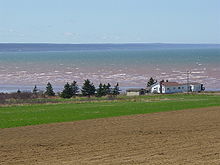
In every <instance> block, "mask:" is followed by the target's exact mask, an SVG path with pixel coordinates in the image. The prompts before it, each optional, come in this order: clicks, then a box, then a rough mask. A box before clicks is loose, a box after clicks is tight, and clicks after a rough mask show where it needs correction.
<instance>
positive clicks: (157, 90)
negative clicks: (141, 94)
mask: <svg viewBox="0 0 220 165" xmlns="http://www.w3.org/2000/svg"><path fill="white" fill-rule="evenodd" d="M151 93H160V84H157V85H154V86H152V88H151Z"/></svg>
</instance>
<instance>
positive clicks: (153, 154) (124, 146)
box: [0, 107, 220, 165]
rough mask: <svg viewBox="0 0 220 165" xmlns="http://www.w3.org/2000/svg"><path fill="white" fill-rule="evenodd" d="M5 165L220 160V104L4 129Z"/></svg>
mask: <svg viewBox="0 0 220 165" xmlns="http://www.w3.org/2000/svg"><path fill="white" fill-rule="evenodd" d="M0 164H85V165H86V164H95V165H96V164H126V165H127V164H151V165H152V164H158V165H159V164H161V165H165V164H169V165H170V164H190V165H191V164H197V165H203V164H204V165H209V164H210V165H219V164H220V107H213V108H204V109H194V110H184V111H173V112H162V113H154V114H146V115H136V116H124V117H114V118H107V119H96V120H87V121H78V122H69V123H59V124H48V125H39V126H28V127H20V128H7V129H0Z"/></svg>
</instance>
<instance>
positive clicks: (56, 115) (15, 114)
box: [0, 95, 220, 128]
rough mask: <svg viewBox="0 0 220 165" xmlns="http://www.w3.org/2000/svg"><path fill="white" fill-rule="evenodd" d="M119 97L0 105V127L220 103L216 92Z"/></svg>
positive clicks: (143, 112)
mask: <svg viewBox="0 0 220 165" xmlns="http://www.w3.org/2000/svg"><path fill="white" fill-rule="evenodd" d="M120 99H121V100H118V101H112V102H104V101H99V102H86V103H69V104H67V103H66V104H64V103H60V104H40V105H39V104H35V105H25V106H11V107H0V128H8V127H17V126H25V125H36V124H43V123H55V122H65V121H75V120H85V119H94V118H103V117H112V116H122V115H132V114H145V113H152V112H162V111H171V110H181V109H188V108H200V107H209V106H220V96H217V95H216V96H214V95H158V96H142V97H129V98H127V97H121V98H120Z"/></svg>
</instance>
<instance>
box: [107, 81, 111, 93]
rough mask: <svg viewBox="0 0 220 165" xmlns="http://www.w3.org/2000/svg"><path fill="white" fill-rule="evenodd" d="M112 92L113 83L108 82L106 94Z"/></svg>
mask: <svg viewBox="0 0 220 165" xmlns="http://www.w3.org/2000/svg"><path fill="white" fill-rule="evenodd" d="M110 94H111V85H110V84H109V83H108V84H107V86H106V95H110Z"/></svg>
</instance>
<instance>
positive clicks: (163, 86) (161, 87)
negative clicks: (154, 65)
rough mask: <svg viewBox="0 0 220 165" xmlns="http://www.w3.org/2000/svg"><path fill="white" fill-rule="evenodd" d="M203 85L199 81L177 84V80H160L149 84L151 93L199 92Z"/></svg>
mask: <svg viewBox="0 0 220 165" xmlns="http://www.w3.org/2000/svg"><path fill="white" fill-rule="evenodd" d="M203 90H204V87H203V85H202V84H200V83H188V84H179V83H177V82H160V83H156V84H154V85H152V86H151V93H163V94H165V93H182V92H201V91H203Z"/></svg>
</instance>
